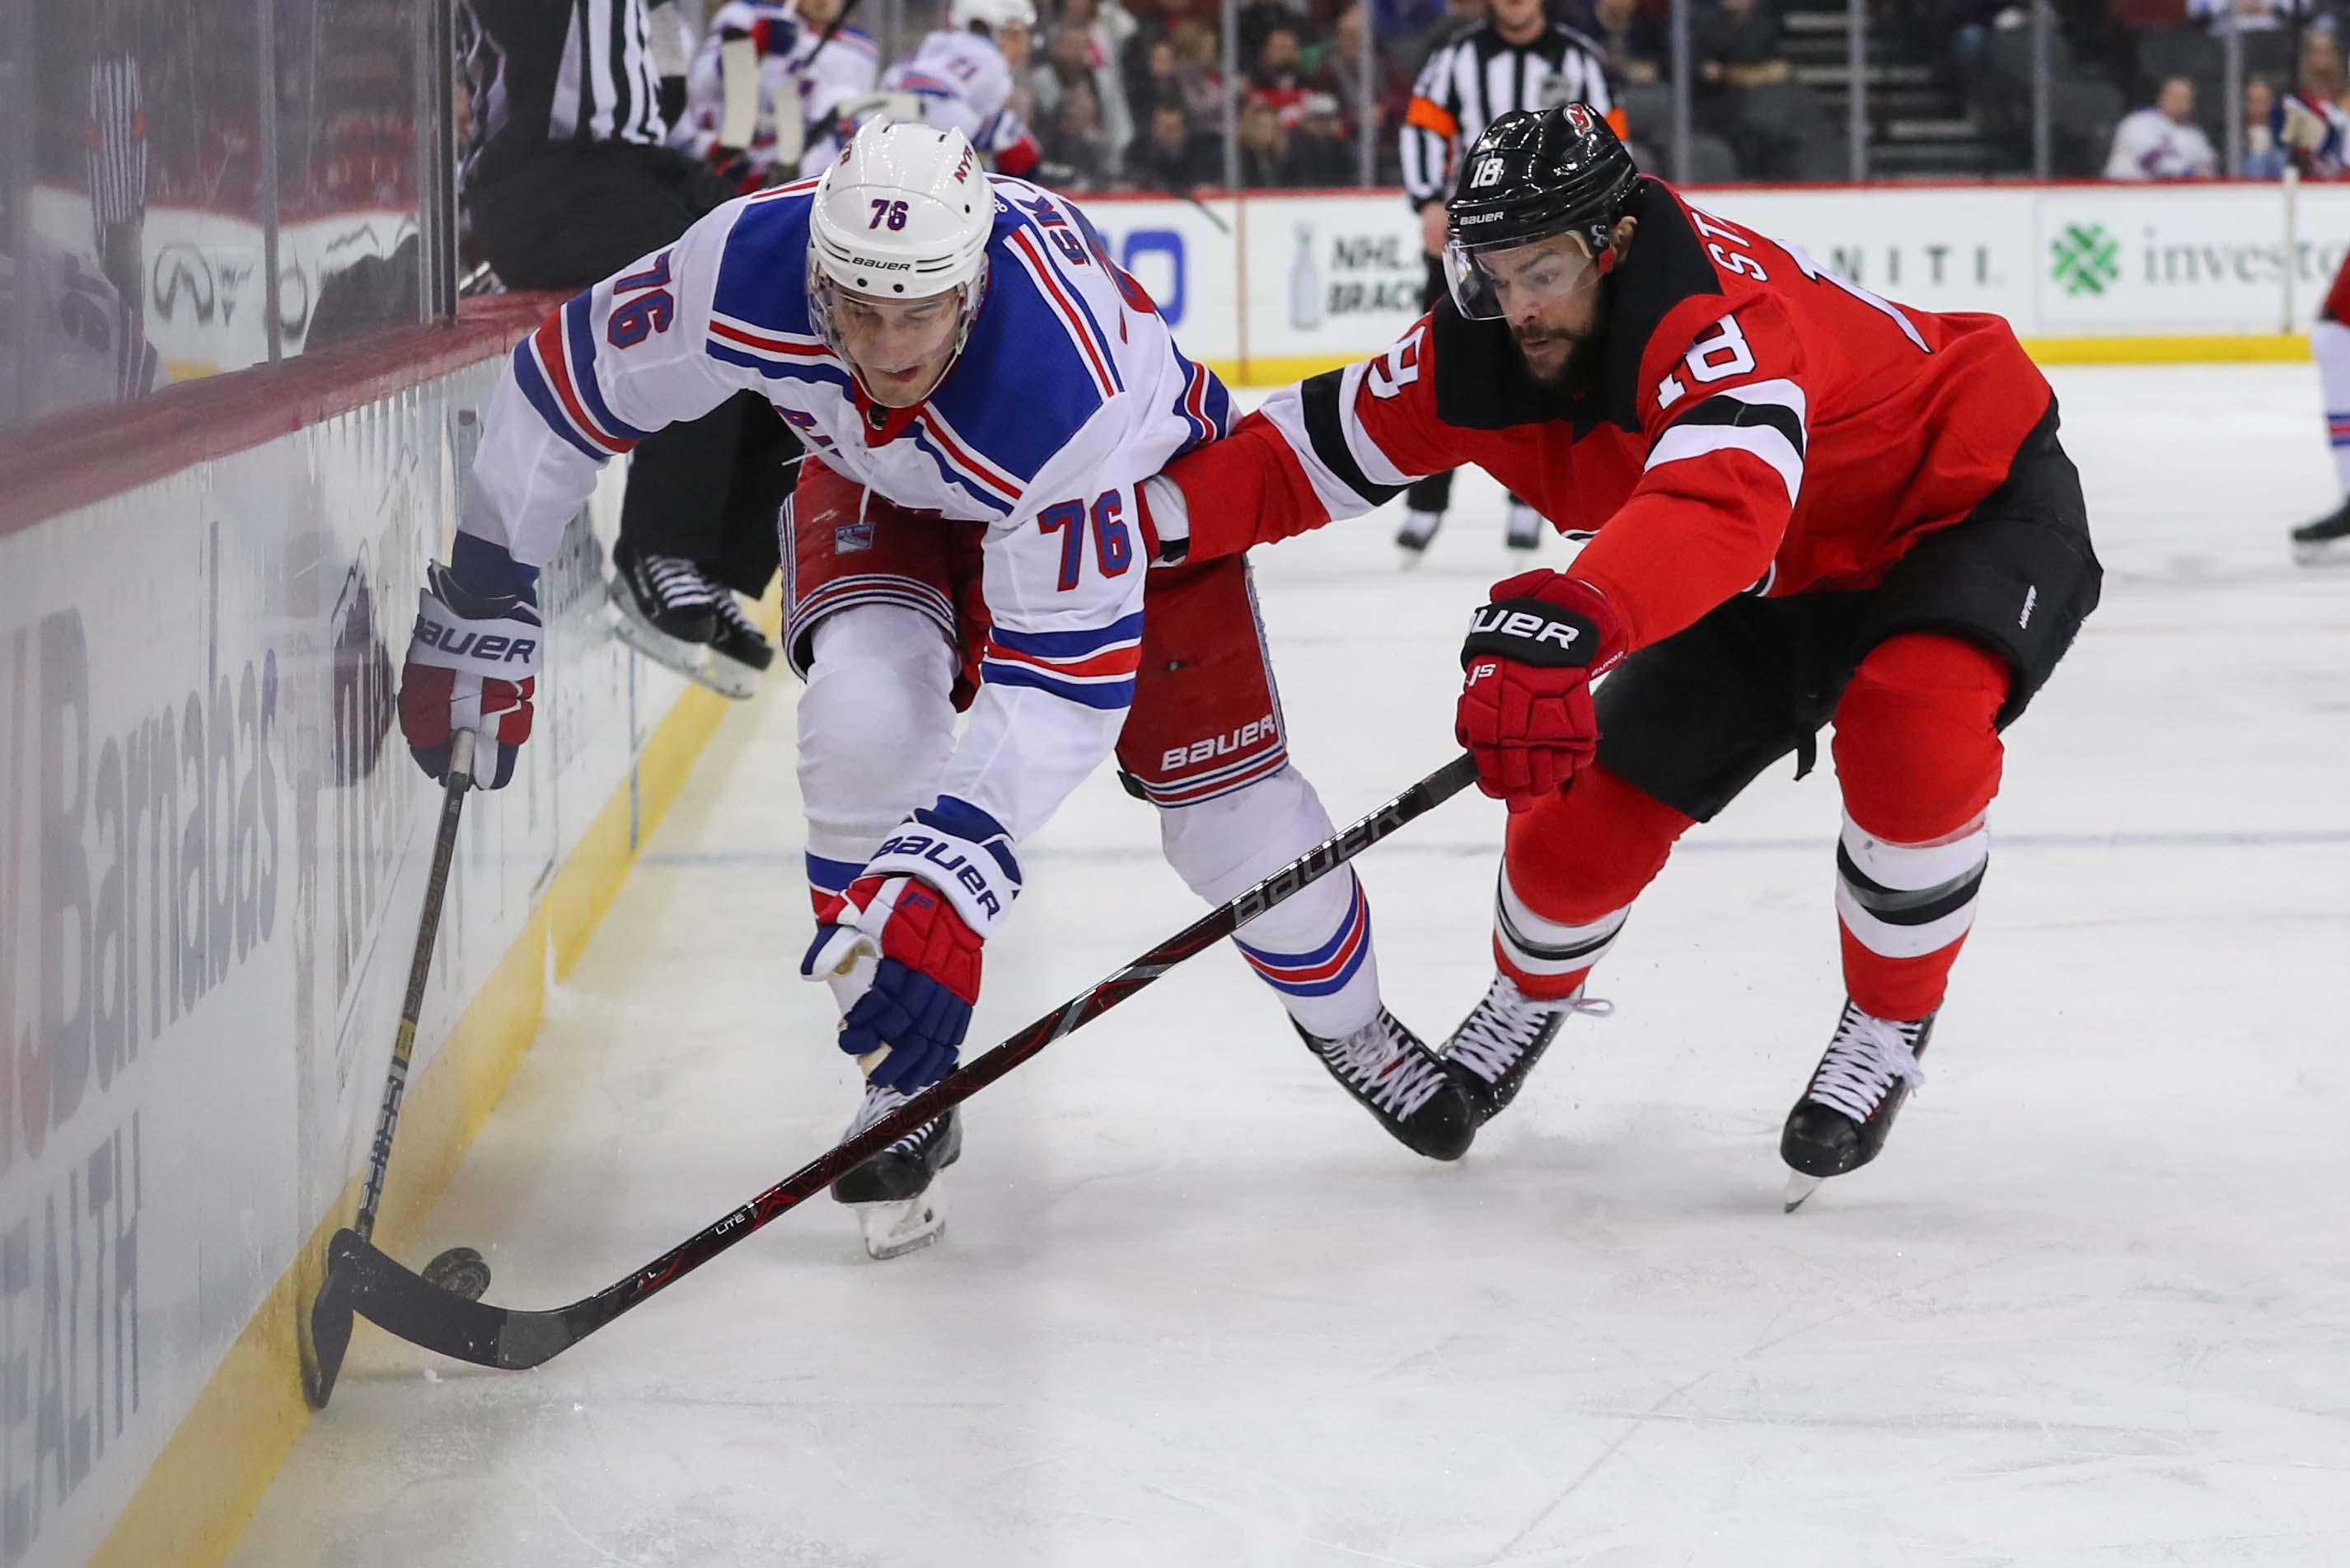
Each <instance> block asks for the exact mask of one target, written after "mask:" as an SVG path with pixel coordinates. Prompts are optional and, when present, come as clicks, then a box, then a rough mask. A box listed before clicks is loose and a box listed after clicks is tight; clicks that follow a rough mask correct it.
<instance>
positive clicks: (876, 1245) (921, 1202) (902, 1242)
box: [850, 1192, 947, 1263]
mask: <svg viewBox="0 0 2350 1568" xmlns="http://www.w3.org/2000/svg"><path fill="white" fill-rule="evenodd" d="M850 1207H852V1208H854V1209H855V1210H857V1223H858V1228H859V1229H860V1230H862V1231H864V1233H865V1251H866V1255H867V1256H868V1257H870V1258H872V1259H873V1260H874V1261H875V1262H885V1263H886V1262H889V1260H890V1259H892V1258H902V1257H904V1256H905V1255H906V1254H907V1253H909V1252H919V1251H921V1250H922V1249H923V1248H925V1247H927V1246H929V1245H930V1244H931V1242H933V1241H937V1240H938V1239H939V1238H940V1237H941V1236H943V1235H944V1234H946V1229H947V1217H946V1215H945V1213H944V1212H943V1211H942V1210H941V1209H940V1208H939V1205H938V1200H937V1199H934V1198H932V1197H931V1195H930V1194H929V1193H927V1192H926V1193H924V1194H922V1195H921V1196H920V1198H905V1199H899V1200H897V1201H895V1202H891V1203H857V1204H852V1205H850Z"/></svg>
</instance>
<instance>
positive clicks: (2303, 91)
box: [2294, 30, 2345, 111]
mask: <svg viewBox="0 0 2350 1568" xmlns="http://www.w3.org/2000/svg"><path fill="white" fill-rule="evenodd" d="M2344 90H2345V83H2344V81H2343V78H2342V46H2341V45H2340V44H2339V43H2337V42H2335V41H2334V35H2333V34H2331V33H2328V32H2324V31H2322V30H2314V31H2312V32H2310V33H2309V34H2307V35H2306V36H2303V39H2302V40H2301V71H2300V85H2299V88H2298V90H2297V91H2296V92H2295V93H2294V96H2295V97H2296V98H2299V99H2301V100H2302V101H2303V102H2304V103H2307V104H2309V105H2311V106H2312V107H2313V108H2315V109H2320V110H2321V111H2322V110H2324V109H2328V108H2331V107H2333V106H2334V105H2335V104H2337V103H2339V102H2340V101H2341V99H2342V95H2343V92H2344Z"/></svg>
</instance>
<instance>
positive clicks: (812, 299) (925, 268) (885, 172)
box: [807, 119, 995, 360]
mask: <svg viewBox="0 0 2350 1568" xmlns="http://www.w3.org/2000/svg"><path fill="white" fill-rule="evenodd" d="M994 229H995V190H994V187H993V186H992V185H990V184H989V183H988V180H987V174H986V171H984V170H983V168H982V167H981V165H980V161H979V154H978V153H976V152H974V151H972V146H971V143H970V141H969V140H966V139H965V138H964V136H963V133H962V131H960V130H953V129H948V130H932V129H931V127H929V126H927V125H922V124H920V123H918V122H910V123H899V122H893V121H889V120H883V119H871V120H868V121H867V122H866V123H865V125H864V126H863V127H862V128H861V129H860V130H858V132H857V135H856V137H855V139H854V140H851V141H850V142H849V144H848V145H847V147H846V148H844V149H843V150H842V151H841V154H840V156H839V157H838V158H837V159H835V160H833V161H832V164H831V166H830V167H828V168H827V169H826V170H825V171H824V172H823V173H822V174H821V175H819V176H817V178H816V196H815V199H814V200H813V201H812V202H810V204H809V211H808V253H809V259H810V261H811V262H812V263H813V264H814V265H811V266H810V267H809V269H808V280H807V283H808V303H809V306H810V307H811V309H812V312H813V314H814V316H815V317H816V330H817V331H818V332H819V333H821V334H822V335H823V337H824V339H825V341H826V342H827V344H829V345H830V346H831V348H832V351H833V352H834V353H836V354H837V355H839V356H840V357H841V358H843V359H844V360H845V359H847V358H848V356H847V351H846V350H845V349H844V348H843V347H842V345H841V342H840V337H839V334H838V332H837V329H836V328H835V327H834V325H833V318H832V305H831V290H832V288H833V287H838V288H845V289H848V290H850V291H852V292H854V293H857V294H860V295H863V296H867V297H868V298H870V299H878V300H915V299H928V298H931V296H935V295H941V294H944V293H946V292H948V291H949V290H950V289H955V288H961V289H962V291H963V301H962V320H961V321H960V323H959V324H958V325H957V327H956V330H955V350H956V352H958V353H960V352H962V344H963V339H964V338H965V337H968V336H969V335H970V332H971V323H972V318H973V317H976V316H977V315H978V314H979V303H980V298H981V296H983V295H984V294H985V293H986V292H987V241H988V236H989V235H990V234H993V232H994ZM827 285H829V286H827Z"/></svg>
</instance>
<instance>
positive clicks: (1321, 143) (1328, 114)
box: [1289, 92, 1356, 186]
mask: <svg viewBox="0 0 2350 1568" xmlns="http://www.w3.org/2000/svg"><path fill="white" fill-rule="evenodd" d="M1289 118H1290V119H1291V122H1292V123H1291V128H1290V133H1289V172H1290V176H1291V178H1292V179H1294V180H1295V182H1297V183H1298V184H1300V185H1306V186H1331V185H1352V184H1354V183H1355V182H1356V179H1355V177H1356V169H1355V145H1354V142H1353V140H1352V139H1351V138H1349V137H1348V135H1347V114H1346V109H1344V107H1343V106H1341V105H1340V103H1339V102H1338V100H1337V99H1336V98H1335V97H1333V96H1331V95H1330V94H1329V93H1326V92H1309V93H1307V94H1306V95H1305V100H1304V101H1303V102H1302V103H1300V104H1299V105H1298V106H1297V109H1296V112H1295V114H1294V115H1293V116H1291V117H1289Z"/></svg>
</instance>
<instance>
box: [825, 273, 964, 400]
mask: <svg viewBox="0 0 2350 1568" xmlns="http://www.w3.org/2000/svg"><path fill="white" fill-rule="evenodd" d="M810 271H811V273H812V274H813V286H811V287H810V288H809V289H808V315H809V316H810V317H812V318H813V321H814V325H815V327H816V336H817V337H821V338H823V339H824V342H825V347H827V348H830V349H831V350H832V351H833V353H834V354H835V355H836V356H837V358H840V359H841V360H842V361H843V362H845V363H846V364H847V365H848V367H849V369H851V370H852V371H855V372H857V373H858V375H859V377H860V379H861V377H862V374H863V369H864V368H863V367H862V366H860V365H859V364H858V358H857V357H856V356H855V355H853V354H851V353H850V352H849V341H848V339H849V337H850V334H849V333H848V332H847V331H845V330H843V328H844V327H845V326H851V325H853V326H854V327H856V328H857V330H856V332H855V336H856V337H857V338H858V340H859V341H860V343H863V344H868V345H876V344H878V342H879V340H880V339H881V338H883V337H886V338H887V339H888V340H889V345H890V347H891V348H897V349H899V353H897V354H894V355H892V354H889V353H888V352H887V351H886V350H885V351H884V357H885V358H906V357H909V355H910V353H911V351H914V350H920V349H923V348H924V342H923V340H925V339H931V337H932V334H933V333H935V334H937V335H938V336H937V337H936V339H935V340H934V343H933V344H932V346H931V347H929V348H927V351H926V352H925V353H920V354H914V355H913V356H912V357H917V358H920V357H927V353H935V352H936V351H937V348H939V347H943V346H944V345H945V343H946V342H947V340H948V339H949V338H950V337H951V341H952V344H953V350H952V351H953V352H954V353H956V354H961V353H962V346H963V341H964V339H966V338H967V337H970V336H971V324H972V319H973V318H974V317H977V316H978V315H979V302H980V300H981V298H982V297H983V296H984V295H985V294H986V292H987V266H986V263H985V261H984V260H983V261H982V262H981V264H980V271H979V275H978V276H976V277H974V278H972V280H971V281H970V282H969V283H965V284H959V285H957V286H954V287H952V288H950V289H947V290H944V291H943V292H941V293H939V294H933V295H927V296H923V297H921V298H920V299H879V298H875V297H873V296H868V295H862V294H859V293H858V292H857V291H856V290H855V289H852V288H847V287H845V286H842V285H841V284H840V283H838V282H837V281H836V280H835V279H834V278H833V277H832V275H830V274H828V273H827V272H826V271H825V270H824V269H823V268H822V267H813V268H811V269H810ZM869 352H872V349H870V348H868V353H869ZM875 368H876V369H900V368H901V367H899V366H895V365H884V366H877V367H875Z"/></svg>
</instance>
